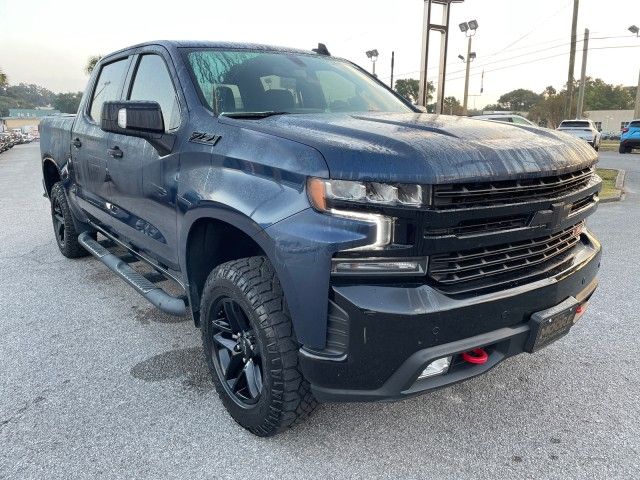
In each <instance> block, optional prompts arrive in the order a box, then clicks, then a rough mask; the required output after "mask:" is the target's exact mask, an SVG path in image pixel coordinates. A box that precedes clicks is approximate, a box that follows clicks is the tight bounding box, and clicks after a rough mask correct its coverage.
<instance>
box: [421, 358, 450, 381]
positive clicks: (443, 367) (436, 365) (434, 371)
mask: <svg viewBox="0 0 640 480" xmlns="http://www.w3.org/2000/svg"><path fill="white" fill-rule="evenodd" d="M449 365H451V357H444V358H439V359H438V360H434V361H433V362H431V363H430V364H429V365H427V368H425V369H424V370H423V371H422V373H421V374H420V376H419V377H418V380H420V379H422V378H427V377H435V376H436V375H442V374H443V373H447V370H449Z"/></svg>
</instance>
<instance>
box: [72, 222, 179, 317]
mask: <svg viewBox="0 0 640 480" xmlns="http://www.w3.org/2000/svg"><path fill="white" fill-rule="evenodd" d="M78 241H79V242H80V244H81V245H82V246H83V247H84V248H86V249H87V251H88V252H89V253H91V254H92V255H93V256H94V257H96V258H97V259H98V260H100V261H101V262H102V263H104V264H105V265H106V266H107V267H109V269H110V270H111V271H113V273H115V274H116V275H118V276H119V277H120V278H121V279H122V280H124V281H125V282H127V283H128V284H129V285H131V286H132V287H133V288H134V289H135V290H136V291H137V292H138V293H140V295H142V296H143V297H144V298H146V299H147V300H148V301H149V302H151V303H152V304H153V305H155V306H156V307H157V308H158V309H160V310H162V311H163V312H165V313H167V314H169V315H175V316H178V317H183V316H185V315H186V314H187V306H186V305H185V302H184V300H183V299H182V298H176V297H173V296H171V295H169V294H168V293H167V292H165V291H164V290H162V289H161V288H160V287H158V286H156V285H154V284H153V283H151V282H150V281H149V280H147V279H146V278H145V277H143V276H142V275H141V274H140V273H138V272H136V271H135V270H134V269H133V268H131V267H130V266H129V265H127V263H126V262H124V261H123V260H122V259H121V258H119V257H117V256H116V255H114V254H113V253H110V252H109V250H107V249H106V248H104V247H103V246H102V245H100V244H99V243H98V242H97V241H96V240H94V239H93V238H91V235H90V234H89V232H84V233H81V234H80V236H79V237H78Z"/></svg>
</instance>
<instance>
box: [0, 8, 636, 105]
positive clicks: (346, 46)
mask: <svg viewBox="0 0 640 480" xmlns="http://www.w3.org/2000/svg"><path fill="white" fill-rule="evenodd" d="M98 5H100V7H99V8H98ZM572 5H573V0H536V1H525V0H465V1H464V2H463V3H457V4H454V5H453V6H452V9H451V12H452V13H451V25H452V29H451V33H450V37H449V56H448V65H449V66H448V67H447V71H448V73H447V82H446V94H447V95H454V96H456V97H458V98H459V99H461V98H462V95H463V89H464V64H463V63H462V61H461V60H459V59H458V58H457V57H458V55H459V54H466V51H467V39H466V38H465V36H464V34H463V33H461V32H460V30H459V29H458V27H457V25H458V24H459V23H460V22H463V21H468V20H472V19H475V20H477V21H478V23H479V28H478V30H477V34H476V35H475V37H474V38H473V48H472V50H473V51H475V52H476V54H477V59H476V61H475V62H473V63H472V67H471V79H470V88H469V90H470V91H469V93H470V95H471V97H470V100H469V105H470V107H474V106H476V107H478V108H481V107H482V106H484V105H486V104H489V103H494V102H495V101H496V100H497V98H498V97H499V96H500V95H502V94H503V93H506V92H508V91H510V90H513V89H516V88H527V89H531V90H534V91H536V92H541V91H542V90H544V88H545V87H546V86H547V85H553V86H554V87H556V88H557V89H560V88H561V87H562V86H563V85H564V83H565V82H566V79H567V69H568V58H569V43H570V35H571V14H572ZM434 12H435V16H436V18H438V17H439V16H440V14H439V13H437V11H435V10H434ZM422 13H423V0H395V1H380V0H324V1H323V2H305V1H301V0H297V1H293V0H270V1H264V0H204V1H200V0H193V1H189V0H187V1H183V2H176V1H175V0H173V1H163V0H156V1H147V0H138V1H132V0H128V1H123V0H110V1H109V2H99V3H98V2H92V1H87V0H84V1H76V0H68V1H65V0H58V1H44V0H29V1H26V2H21V1H16V0H0V69H2V70H3V71H4V73H6V74H7V75H8V77H9V82H10V83H11V84H17V83H20V82H25V83H36V84H39V85H42V86H44V87H46V88H48V89H50V90H53V91H54V92H66V91H78V90H84V87H85V85H86V82H87V80H88V77H87V76H86V75H85V74H84V72H83V68H84V65H85V64H86V61H87V58H88V57H89V56H90V55H95V54H106V53H109V52H112V51H114V50H117V49H120V48H122V47H126V46H128V45H132V44H135V43H139V42H144V41H148V40H157V39H185V40H196V39H197V40H229V41H245V42H257V43H267V44H273V45H282V46H288V47H296V48H303V49H311V48H314V47H315V46H316V45H317V43H318V42H323V43H325V44H326V45H327V47H328V49H329V50H330V51H331V53H332V54H333V55H335V56H340V57H344V58H347V59H349V60H351V61H353V62H355V63H358V64H359V65H361V66H363V67H365V68H368V69H370V67H371V63H370V61H369V60H368V59H367V57H366V55H365V51H367V50H371V49H374V48H375V49H377V50H378V51H379V52H380V56H379V58H378V63H377V64H376V71H377V74H378V76H379V78H380V79H381V80H383V81H389V76H390V61H391V52H392V51H394V52H395V59H396V61H395V78H411V77H413V78H419V70H420V56H421V41H422V38H421V36H422V17H423V15H422ZM631 24H636V25H639V26H640V1H638V0H607V1H606V2H605V1H602V0H580V14H579V18H578V36H579V38H580V39H581V38H582V34H583V31H584V29H585V28H589V29H590V31H591V40H590V43H589V47H590V51H589V58H588V62H587V75H589V76H592V77H599V78H602V79H603V80H605V81H606V82H609V83H613V84H622V85H635V84H636V82H638V72H639V69H640V38H636V36H635V35H633V34H631V33H630V32H629V31H628V30H627V28H628V27H629V26H630V25H631ZM437 36H438V35H437V34H434V38H437ZM433 43H434V47H435V48H434V51H433V52H432V55H431V58H432V59H433V60H432V61H431V62H430V69H429V71H428V77H429V78H430V79H435V78H436V76H437V64H436V59H437V48H438V46H437V40H436V41H434V42H433ZM581 58H582V43H578V53H577V55H576V68H575V75H576V77H579V75H580V66H581ZM483 70H484V71H485V74H484V93H483V94H482V95H480V87H481V76H482V71H483Z"/></svg>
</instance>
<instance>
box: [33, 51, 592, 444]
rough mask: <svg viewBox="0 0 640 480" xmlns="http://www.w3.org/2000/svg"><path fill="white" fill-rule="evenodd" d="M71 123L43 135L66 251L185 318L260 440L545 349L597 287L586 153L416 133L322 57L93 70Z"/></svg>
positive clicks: (482, 126)
mask: <svg viewBox="0 0 640 480" xmlns="http://www.w3.org/2000/svg"><path fill="white" fill-rule="evenodd" d="M78 111H79V113H78V114H77V116H55V117H46V118H44V119H43V120H42V123H41V125H40V133H41V137H42V138H41V142H40V149H41V157H42V172H43V185H44V189H45V192H46V195H47V196H48V198H49V199H50V208H51V218H52V222H53V227H54V235H55V238H56V242H57V245H58V247H59V249H60V251H61V252H62V254H63V255H64V256H66V257H69V258H74V257H79V256H82V255H85V254H87V252H90V253H92V254H93V255H94V256H95V257H96V258H98V259H99V260H100V261H102V262H103V263H104V264H105V265H106V266H107V267H109V268H110V269H111V270H112V271H113V272H114V273H115V274H116V275H118V276H119V277H120V278H121V279H122V280H124V281H125V282H127V283H128V284H129V285H130V286H132V287H133V288H134V289H135V290H137V291H138V292H139V293H140V294H141V295H143V296H144V298H146V299H147V300H149V301H150V302H151V303H152V304H153V305H155V306H156V307H158V308H159V309H160V310H162V311H164V312H166V313H169V314H172V315H190V316H191V317H192V318H193V321H194V323H195V325H196V326H197V327H199V328H200V330H201V334H202V340H203V348H204V351H205V358H206V361H207V364H208V367H209V369H210V372H211V375H212V378H213V382H214V384H215V388H216V390H217V392H218V394H219V395H220V398H221V400H222V403H223V404H224V406H225V407H226V409H227V410H228V412H229V413H230V414H231V416H232V417H233V418H234V419H235V420H236V421H237V422H238V423H239V424H240V425H242V426H243V427H245V428H247V429H248V430H250V431H251V432H253V433H254V434H256V435H262V436H268V435H273V434H275V433H277V432H279V431H281V430H282V429H284V428H286V427H288V426H290V425H292V424H293V423H294V422H296V421H298V420H301V419H303V418H305V417H306V416H307V415H308V414H309V413H310V412H311V411H312V410H313V408H314V407H315V405H316V403H317V401H382V400H397V399H401V398H406V397H410V396H413V395H417V394H420V393H424V392H427V391H430V390H434V389H437V388H440V387H443V386H446V385H450V384H453V383H456V382H459V381H462V380H465V379H469V378H472V377H475V376H477V375H480V374H483V373H485V372H487V371H488V370H490V369H491V368H492V367H494V366H495V365H497V364H498V363H500V362H502V361H503V360H505V359H506V358H508V357H511V356H513V355H516V354H519V353H522V352H530V353H533V352H535V351H537V350H539V349H540V348H542V347H544V346H546V345H548V344H550V343H551V342H553V341H556V340H557V339H559V338H560V337H562V336H563V335H565V334H567V333H568V332H569V330H570V329H571V327H572V326H573V325H574V323H575V322H576V321H577V320H578V319H579V318H580V316H581V315H582V314H583V313H584V310H585V308H586V306H587V303H588V301H589V299H590V298H591V295H592V294H593V292H594V291H595V289H596V286H597V272H598V268H599V266H600V258H601V247H600V244H599V242H598V240H597V239H596V238H595V237H594V235H593V234H592V233H591V232H590V231H589V230H588V229H587V228H586V226H585V219H586V218H587V217H588V216H589V215H591V214H592V213H593V212H594V211H595V210H596V208H597V205H598V195H597V194H598V192H599V191H600V188H601V184H602V181H601V179H600V178H599V177H598V176H597V175H596V173H595V163H596V161H597V154H596V153H595V152H594V151H593V149H592V148H590V147H589V146H588V145H587V144H586V143H584V142H582V141H578V140H576V139H572V138H571V137H569V138H567V137H566V136H565V135H561V134H560V133H557V132H554V131H549V130H542V129H540V130H538V129H529V128H504V126H503V125H497V124H496V123H492V122H478V121H474V120H470V119H465V118H459V117H447V116H434V115H429V114H425V113H421V112H420V111H418V110H417V109H416V108H414V107H413V106H412V105H411V104H410V103H408V102H407V101H406V100H405V99H403V98H402V97H400V96H399V95H397V94H396V93H394V92H393V91H392V90H390V89H389V88H388V87H387V86H386V85H384V84H383V83H382V82H380V81H379V80H378V79H376V78H375V77H373V76H371V75H370V74H369V73H367V72H366V71H365V70H363V69H361V68H360V67H358V66H356V65H354V64H353V63H351V62H348V61H346V60H343V59H339V58H334V57H331V56H330V55H329V53H328V51H327V50H326V47H324V46H319V47H318V49H316V51H314V52H311V51H303V50H294V49H279V48H274V47H269V46H260V45H244V44H235V43H212V42H177V41H162V42H155V43H145V44H140V45H136V46H135V47H131V48H126V49H123V50H120V51H117V52H115V53H112V54H110V55H107V56H105V57H103V58H102V59H101V60H100V62H99V63H98V65H97V66H96V68H95V70H94V71H93V73H92V76H91V78H90V80H89V83H88V86H87V90H86V91H85V93H84V95H83V97H82V100H81V103H80V107H79V110H78ZM487 139H490V141H487ZM114 246H118V247H120V249H114V248H112V247H114ZM122 248H124V249H125V250H126V251H127V252H129V253H128V254H127V255H125V256H118V255H122V254H118V250H121V249H122ZM127 262H129V263H127ZM141 263H142V264H147V265H149V266H151V267H152V269H153V270H154V271H155V273H154V274H153V275H152V276H149V275H147V276H144V275H143V274H142V273H141V272H139V271H137V270H136V269H135V268H136V265H139V264H141ZM85 265H86V264H85ZM76 266H77V265H76ZM158 277H159V278H160V280H162V279H165V278H167V279H171V280H173V281H175V282H177V283H178V284H179V285H180V286H181V287H182V288H183V289H184V294H183V295H177V296H176V295H175V293H171V292H170V291H165V290H163V289H162V288H161V287H160V286H159V285H158V284H157V283H154V282H157V281H158ZM95 288H96V289H98V288H102V287H101V286H96V287H95ZM107 294H108V293H106V292H101V295H107ZM114 295H117V293H114ZM78 301H79V302H82V299H80V298H79V299H78ZM58 320H59V321H64V319H58ZM104 321H105V322H107V321H109V319H107V318H105V319H104ZM123 341H126V339H123ZM116 382H117V380H116ZM476 388H490V387H489V386H488V385H484V386H480V385H476ZM554 388H559V387H558V385H555V386H554ZM167 401H170V399H167ZM452 421H455V420H454V419H452Z"/></svg>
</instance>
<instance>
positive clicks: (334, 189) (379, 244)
mask: <svg viewBox="0 0 640 480" xmlns="http://www.w3.org/2000/svg"><path fill="white" fill-rule="evenodd" d="M307 194H308V196H309V201H310V202H311V205H312V206H313V207H314V208H315V209H316V210H318V211H320V212H324V213H330V214H332V215H337V216H341V217H345V218H351V219H353V220H361V221H364V222H369V223H373V224H375V225H376V239H375V241H374V242H373V243H371V244H369V245H364V246H362V247H357V248H353V249H351V250H380V249H382V248H384V247H385V246H387V245H389V244H391V243H392V241H393V225H394V218H392V217H389V216H387V215H381V214H377V213H370V212H364V211H352V210H350V209H349V206H350V205H349V204H360V205H363V204H364V205H371V206H402V205H404V206H411V207H419V206H422V205H423V203H424V202H423V197H424V194H423V189H422V186H420V185H410V184H389V183H378V182H354V181H350V180H327V179H323V178H309V180H308V181H307Z"/></svg>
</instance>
